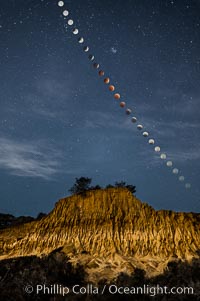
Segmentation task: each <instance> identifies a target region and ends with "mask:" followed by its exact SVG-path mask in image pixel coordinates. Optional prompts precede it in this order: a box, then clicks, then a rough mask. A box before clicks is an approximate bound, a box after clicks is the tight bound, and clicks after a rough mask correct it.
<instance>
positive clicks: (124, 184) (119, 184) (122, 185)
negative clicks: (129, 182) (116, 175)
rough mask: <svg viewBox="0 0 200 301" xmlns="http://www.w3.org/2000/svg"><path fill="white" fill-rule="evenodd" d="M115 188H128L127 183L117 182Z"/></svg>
mask: <svg viewBox="0 0 200 301" xmlns="http://www.w3.org/2000/svg"><path fill="white" fill-rule="evenodd" d="M115 187H126V182H123V181H121V182H115Z"/></svg>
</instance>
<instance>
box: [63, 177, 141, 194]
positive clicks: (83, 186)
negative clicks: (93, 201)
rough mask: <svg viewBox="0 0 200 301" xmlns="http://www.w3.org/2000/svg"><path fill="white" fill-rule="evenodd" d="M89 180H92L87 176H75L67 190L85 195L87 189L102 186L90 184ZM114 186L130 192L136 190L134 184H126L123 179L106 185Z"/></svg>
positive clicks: (96, 188) (108, 186) (95, 188)
mask: <svg viewBox="0 0 200 301" xmlns="http://www.w3.org/2000/svg"><path fill="white" fill-rule="evenodd" d="M91 182H92V179H91V178H87V177H81V178H76V181H75V183H74V185H73V186H72V187H71V188H70V189H69V192H71V193H72V194H81V195H86V192H87V191H90V190H98V189H102V187H101V186H99V185H96V186H90V185H91ZM114 187H118V188H119V187H122V188H127V189H128V190H129V191H130V192H131V193H132V194H134V193H135V192H136V187H135V186H133V185H127V184H126V182H124V181H121V182H115V185H111V184H109V185H107V186H106V188H114Z"/></svg>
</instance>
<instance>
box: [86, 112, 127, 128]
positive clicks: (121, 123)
mask: <svg viewBox="0 0 200 301" xmlns="http://www.w3.org/2000/svg"><path fill="white" fill-rule="evenodd" d="M85 127H86V128H114V129H124V130H131V129H132V128H133V124H132V123H131V120H130V118H129V119H127V118H123V116H122V115H121V116H118V115H117V114H115V113H114V114H112V113H108V112H96V111H90V112H88V117H87V119H86V120H85Z"/></svg>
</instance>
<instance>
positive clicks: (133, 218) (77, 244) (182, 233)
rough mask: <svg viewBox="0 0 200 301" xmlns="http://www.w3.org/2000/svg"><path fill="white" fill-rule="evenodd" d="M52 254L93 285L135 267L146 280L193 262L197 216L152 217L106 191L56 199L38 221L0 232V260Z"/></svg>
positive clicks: (120, 194)
mask: <svg viewBox="0 0 200 301" xmlns="http://www.w3.org/2000/svg"><path fill="white" fill-rule="evenodd" d="M54 250H62V252H63V253H64V254H66V257H67V258H68V259H69V260H70V261H71V263H72V264H73V265H74V266H76V265H77V264H81V265H84V267H85V269H86V271H87V274H88V279H89V280H92V281H94V282H95V281H96V280H97V279H98V280H99V279H100V278H105V277H107V278H108V279H112V278H113V277H115V276H116V275H117V274H118V273H119V272H125V273H131V272H133V271H134V269H135V268H136V267H137V268H141V269H144V270H145V271H146V272H147V275H150V276H152V275H156V274H159V273H162V271H163V270H164V268H165V267H166V265H167V263H168V262H169V261H170V260H178V259H181V260H191V259H192V258H194V257H198V255H199V250H200V214H198V213H176V212H173V211H167V210H159V211H156V210H154V209H153V208H152V207H150V206H149V205H148V204H146V203H142V202H141V201H139V200H138V199H137V198H136V197H135V196H133V195H132V194H131V192H129V191H128V190H127V189H126V188H109V189H104V190H103V189H100V190H94V191H88V192H87V194H86V196H81V195H73V196H71V197H67V198H64V199H61V200H60V201H58V202H57V203H56V206H55V208H54V209H53V210H52V212H50V213H49V214H48V215H47V216H45V217H44V218H42V219H41V220H39V221H33V222H30V223H26V224H23V225H19V226H16V227H12V228H8V229H4V230H1V231H0V259H8V258H13V257H20V256H30V255H37V256H42V255H47V254H49V253H50V252H52V251H54Z"/></svg>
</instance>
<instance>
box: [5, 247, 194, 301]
mask: <svg viewBox="0 0 200 301" xmlns="http://www.w3.org/2000/svg"><path fill="white" fill-rule="evenodd" d="M199 275H200V260H199V259H193V261H192V262H191V263H189V262H181V261H177V262H169V263H168V266H167V268H166V270H165V272H164V273H163V274H162V275H159V276H156V277H154V278H147V277H146V275H145V271H144V270H142V269H138V268H136V269H135V271H134V272H133V273H132V274H131V275H128V274H126V273H120V274H119V275H118V277H117V278H116V279H113V280H112V281H111V282H109V281H108V280H107V279H101V280H100V281H99V283H98V285H97V284H95V285H94V286H95V287H99V289H100V292H101V291H102V289H103V287H104V285H105V284H106V290H105V294H104V295H103V296H101V294H99V295H81V296H77V295H75V294H69V295H68V296H67V298H66V300H71V301H75V300H87V301H94V300H97V301H98V300H100V301H111V300H112V301H118V300H121V301H124V300H125V301H126V300H137V301H152V300H154V301H188V300H190V301H197V300H200V282H199ZM86 279H87V273H86V272H85V269H84V266H82V265H77V266H76V267H73V266H72V264H71V263H70V261H69V260H68V258H67V257H66V255H65V254H64V253H63V252H62V248H59V249H57V250H55V251H53V252H52V253H50V254H49V255H48V256H43V257H41V258H40V257H36V256H29V257H21V258H15V259H7V260H2V261H0V300H4V301H23V300H30V301H32V300H34V301H40V300H41V301H49V300H50V301H51V300H52V301H53V300H55V301H61V300H64V298H63V297H62V296H59V295H57V294H52V295H51V296H49V295H48V294H43V293H41V294H39V295H37V294H36V292H35V290H34V292H33V293H32V294H30V295H27V293H25V291H24V287H25V286H26V285H31V286H33V287H34V288H36V285H37V284H40V283H41V284H43V283H45V285H46V286H50V285H53V284H55V283H56V284H59V285H63V286H67V287H69V288H72V286H74V285H77V284H78V285H81V286H83V287H86V286H87V284H88V281H87V280H86ZM145 284H146V285H148V286H151V287H156V286H157V285H159V286H160V287H164V286H167V287H168V288H169V289H170V288H172V287H177V288H178V287H184V286H185V287H186V286H188V287H193V289H194V292H195V294H194V295H187V294H186V295H184V294H182V295H181V294H176V295H167V296H166V295H163V294H157V295H155V296H154V297H153V296H152V295H151V296H150V295H148V294H146V295H141V294H138V295H126V294H123V295H120V294H115V295H111V294H110V293H109V292H108V287H109V285H117V287H143V286H144V285H145Z"/></svg>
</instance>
